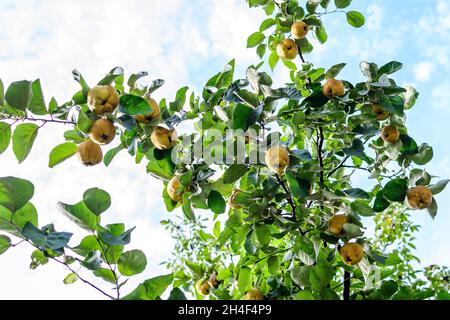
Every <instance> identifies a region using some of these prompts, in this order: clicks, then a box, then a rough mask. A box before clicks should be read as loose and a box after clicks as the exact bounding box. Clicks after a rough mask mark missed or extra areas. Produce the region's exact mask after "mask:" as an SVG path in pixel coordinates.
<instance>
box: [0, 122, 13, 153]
mask: <svg viewBox="0 0 450 320" xmlns="http://www.w3.org/2000/svg"><path fill="white" fill-rule="evenodd" d="M10 142H11V125H10V124H9V123H5V122H0V154H2V153H3V152H5V151H6V149H8V147H9V143H10Z"/></svg>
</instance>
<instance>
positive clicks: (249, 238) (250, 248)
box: [244, 230, 258, 255]
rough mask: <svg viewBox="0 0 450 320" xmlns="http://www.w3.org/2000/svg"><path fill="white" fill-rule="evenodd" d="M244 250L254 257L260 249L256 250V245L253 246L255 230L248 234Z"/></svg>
mask: <svg viewBox="0 0 450 320" xmlns="http://www.w3.org/2000/svg"><path fill="white" fill-rule="evenodd" d="M244 249H245V252H247V253H248V254H250V255H254V254H255V253H256V251H257V250H258V248H256V247H255V245H254V244H253V230H250V231H249V232H248V233H247V236H246V237H245V241H244Z"/></svg>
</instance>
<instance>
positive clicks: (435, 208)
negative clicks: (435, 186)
mask: <svg viewBox="0 0 450 320" xmlns="http://www.w3.org/2000/svg"><path fill="white" fill-rule="evenodd" d="M427 210H428V213H429V214H430V217H431V218H433V219H434V218H436V216H437V212H438V204H437V202H436V199H434V198H433V201H431V205H430V207H429V208H428V209H427Z"/></svg>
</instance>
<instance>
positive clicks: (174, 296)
mask: <svg viewBox="0 0 450 320" xmlns="http://www.w3.org/2000/svg"><path fill="white" fill-rule="evenodd" d="M167 300H178V301H179V300H187V298H186V296H185V295H184V293H183V291H182V290H181V289H180V288H173V289H172V291H171V292H170V295H169V298H168V299H167Z"/></svg>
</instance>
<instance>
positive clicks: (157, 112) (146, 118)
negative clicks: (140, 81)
mask: <svg viewBox="0 0 450 320" xmlns="http://www.w3.org/2000/svg"><path fill="white" fill-rule="evenodd" d="M146 100H147V101H148V103H149V104H150V106H151V107H152V110H153V111H152V112H150V113H148V114H139V115H137V116H135V117H134V118H135V119H136V121H137V122H139V123H149V122H150V121H152V120H155V119H159V117H160V116H161V109H160V108H159V105H158V103H157V102H156V100H155V99H153V98H150V97H148V98H146Z"/></svg>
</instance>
